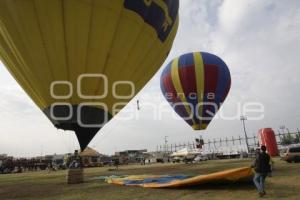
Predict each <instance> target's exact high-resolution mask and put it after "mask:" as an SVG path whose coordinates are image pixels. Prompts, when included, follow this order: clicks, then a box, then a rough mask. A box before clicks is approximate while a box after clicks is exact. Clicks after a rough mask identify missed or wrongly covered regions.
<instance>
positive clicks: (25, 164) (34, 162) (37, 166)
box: [0, 157, 50, 174]
mask: <svg viewBox="0 0 300 200" xmlns="http://www.w3.org/2000/svg"><path fill="white" fill-rule="evenodd" d="M49 164H50V163H49V162H47V161H45V160H41V159H37V158H30V159H26V158H21V159H14V158H13V157H7V158H2V159H1V160H0V174H7V173H21V172H24V171H37V170H44V169H46V168H47V167H48V165H49Z"/></svg>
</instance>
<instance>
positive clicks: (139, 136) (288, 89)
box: [0, 0, 300, 156]
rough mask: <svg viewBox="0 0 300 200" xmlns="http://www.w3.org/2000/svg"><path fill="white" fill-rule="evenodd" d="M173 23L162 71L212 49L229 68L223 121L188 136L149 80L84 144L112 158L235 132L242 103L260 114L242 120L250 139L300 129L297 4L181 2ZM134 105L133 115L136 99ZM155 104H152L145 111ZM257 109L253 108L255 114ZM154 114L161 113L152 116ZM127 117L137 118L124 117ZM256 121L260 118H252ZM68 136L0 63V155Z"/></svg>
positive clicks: (26, 152) (44, 147)
mask: <svg viewBox="0 0 300 200" xmlns="http://www.w3.org/2000/svg"><path fill="white" fill-rule="evenodd" d="M180 3H181V4H180V25H179V30H178V33H177V36H176V39H175V41H174V45H173V48H172V50H171V53H170V55H169V57H168V58H167V60H166V62H165V63H164V65H162V68H163V67H164V66H165V65H166V64H167V63H168V62H169V61H170V60H171V59H172V58H174V57H176V56H179V55H181V54H183V53H186V52H191V51H206V52H211V53H214V54H216V55H218V56H219V57H221V58H222V59H223V60H224V61H225V62H226V63H227V65H228V66H229V69H230V71H231V78H232V88H231V90H230V93H229V95H228V97H227V99H226V101H225V103H224V104H223V107H222V109H221V113H222V116H226V118H230V120H229V119H223V118H224V117H223V118H221V117H218V118H216V119H215V120H213V121H212V122H211V124H210V125H209V127H208V128H207V130H205V131H198V132H197V131H193V130H192V129H191V128H190V127H189V126H188V125H187V124H186V123H185V122H184V121H182V120H180V119H179V118H177V119H176V118H174V117H170V116H173V114H174V113H173V111H172V110H171V108H170V107H169V106H168V104H167V102H166V101H165V100H164V98H163V96H162V95H161V92H160V88H159V76H160V73H161V70H162V68H161V69H160V70H159V71H158V72H157V73H156V75H155V76H154V77H153V78H152V80H151V81H150V82H149V83H148V84H147V85H146V86H145V88H144V89H143V90H142V91H141V92H140V93H139V94H138V95H137V96H136V98H135V99H133V100H132V101H131V103H129V104H128V106H127V107H126V108H125V109H123V110H122V112H121V113H120V114H119V115H118V117H117V118H115V119H113V120H111V121H110V122H109V123H108V124H107V125H106V126H105V127H104V128H103V129H102V130H100V131H99V132H98V134H97V136H96V137H95V138H94V139H93V141H92V142H91V144H90V146H92V147H94V148H96V149H97V150H99V151H100V152H101V153H106V154H112V153H113V152H114V151H121V150H126V149H142V148H147V149H149V150H155V149H156V146H157V145H159V144H163V143H164V136H168V142H169V143H177V142H188V141H190V142H191V141H192V140H193V139H194V138H195V137H198V136H199V135H202V136H203V137H204V139H212V138H220V137H226V136H229V137H230V136H238V135H242V134H243V132H242V126H241V121H240V120H239V116H240V115H241V114H242V112H245V111H247V108H246V106H247V105H249V103H255V104H260V105H261V106H262V107H263V110H264V111H263V112H256V113H253V112H252V113H251V112H249V110H248V111H247V112H246V113H244V114H246V115H247V116H248V117H249V120H247V121H246V128H247V131H248V133H249V134H250V135H253V134H255V133H257V131H258V129H260V128H263V127H272V128H273V129H274V130H275V131H277V130H278V128H279V126H280V125H285V126H286V127H287V128H289V130H290V131H295V130H297V128H300V124H299V122H300V105H298V103H299V102H300V94H299V93H300V78H299V77H300V37H299V36H300V1H298V0H289V1H282V0H272V1H271V0H265V1H262V0H244V1H236V0H226V1H222V0H181V1H180ZM137 98H138V99H139V100H140V107H141V109H140V111H137V110H136V105H135V100H136V99H137ZM151 104H154V105H160V106H161V107H160V109H158V108H159V106H157V107H153V106H151ZM257 108H258V107H257V106H256V107H252V109H257ZM159 111H160V113H161V114H158V113H159ZM132 113H135V114H136V115H137V117H136V119H132V120H126V117H128V116H130V115H131V114H132ZM257 116H261V117H262V119H260V120H255V119H252V118H255V117H257ZM78 147H79V145H78V143H77V140H76V137H75V135H74V134H73V133H72V132H69V131H67V132H65V131H62V130H57V129H56V128H54V126H53V125H52V124H51V123H50V122H49V121H48V119H47V118H46V117H45V116H44V115H43V113H42V112H41V111H40V110H39V109H38V108H37V106H35V105H34V103H33V102H32V101H31V100H30V98H29V97H28V96H27V95H26V94H25V93H24V92H23V91H22V89H21V88H20V87H19V86H18V84H17V83H16V82H15V80H14V79H13V78H12V77H11V75H10V74H9V73H8V71H7V70H6V68H5V67H4V66H3V65H2V64H1V63H0V154H1V153H7V154H9V155H14V156H35V155H40V154H51V153H65V152H71V151H73V150H74V149H75V148H78Z"/></svg>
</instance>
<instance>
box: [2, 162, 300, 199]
mask: <svg viewBox="0 0 300 200" xmlns="http://www.w3.org/2000/svg"><path fill="white" fill-rule="evenodd" d="M250 164H251V160H247V159H241V160H240V159H236V160H215V161H206V162H202V163H199V164H153V165H146V166H141V165H128V166H121V167H120V169H119V170H118V171H109V170H108V167H101V168H89V169H85V180H86V181H85V183H83V184H76V185H67V184H66V171H57V172H46V171H40V172H30V173H22V174H7V175H0V200H20V199H22V200H102V199H103V200H104V199H105V200H115V199H124V200H126V199H128V200H129V199H130V200H136V199H142V200H160V199H171V200H178V199H179V200H195V199H197V200H198V199H209V200H218V199H221V200H225V199H229V200H240V199H242V200H243V199H258V195H257V192H256V190H255V188H254V186H253V184H252V183H243V184H225V185H200V186H197V187H194V188H184V189H149V188H140V187H133V186H118V185H111V184H107V183H105V182H103V181H100V180H91V179H90V178H92V177H96V176H103V175H113V174H115V175H121V174H122V175H124V174H128V175H130V174H136V175H137V174H186V175H199V174H207V173H210V172H215V171H219V170H223V169H229V168H234V167H244V166H249V165H250ZM266 183H267V195H266V196H265V197H263V198H264V199H288V200H299V199H300V163H289V164H288V163H285V162H283V161H280V160H275V170H274V173H273V177H272V178H268V179H267V182H266Z"/></svg>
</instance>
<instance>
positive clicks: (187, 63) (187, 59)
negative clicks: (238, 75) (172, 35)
mask: <svg viewBox="0 0 300 200" xmlns="http://www.w3.org/2000/svg"><path fill="white" fill-rule="evenodd" d="M230 85H231V78H230V72H229V69H228V67H227V66H226V64H225V63H224V61H223V60H222V59H220V58H219V57H218V56H216V55H213V54H210V53H205V52H194V53H187V54H184V55H182V56H179V57H177V58H175V59H173V60H172V61H171V62H170V63H169V64H168V65H167V66H166V67H165V69H164V70H163V72H162V74H161V80H160V86H161V90H162V93H163V95H164V96H165V98H166V99H167V101H168V102H169V103H170V104H171V106H172V107H173V109H174V110H175V112H176V113H177V114H178V115H180V116H181V117H182V118H183V119H184V120H185V121H186V122H187V123H188V124H189V125H190V126H191V127H192V128H193V129H194V130H202V129H206V127H207V126H208V125H209V123H210V121H211V120H212V118H213V117H214V115H215V114H216V113H217V111H218V110H219V108H220V106H221V104H222V103H223V101H224V100H225V98H226V96H227V94H228V92H229V89H230Z"/></svg>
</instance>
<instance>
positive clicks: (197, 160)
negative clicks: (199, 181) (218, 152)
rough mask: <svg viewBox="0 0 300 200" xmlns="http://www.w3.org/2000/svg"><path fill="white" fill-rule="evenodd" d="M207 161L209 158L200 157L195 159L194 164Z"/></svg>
mask: <svg viewBox="0 0 300 200" xmlns="http://www.w3.org/2000/svg"><path fill="white" fill-rule="evenodd" d="M206 160H208V157H207V156H206V155H198V156H196V157H195V158H194V161H193V163H198V162H201V161H206Z"/></svg>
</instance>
